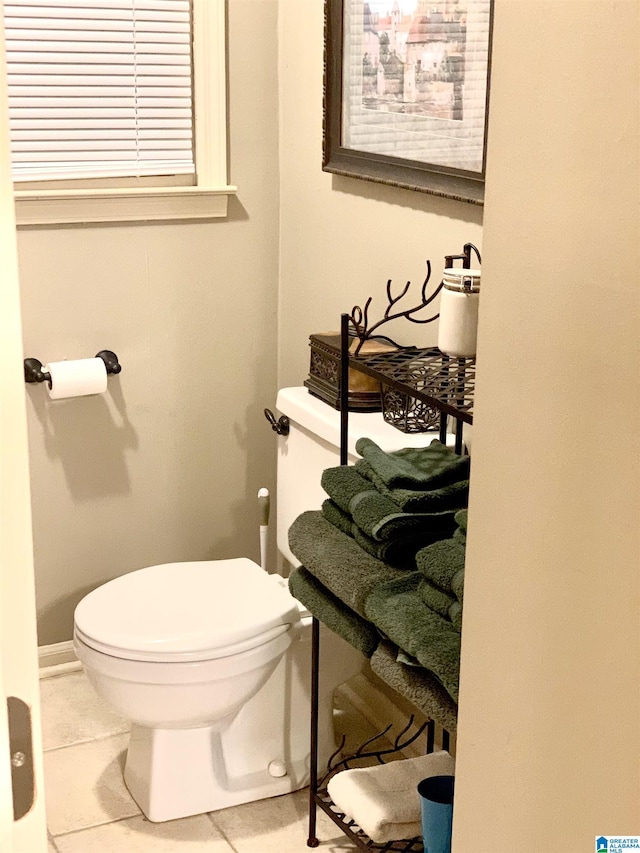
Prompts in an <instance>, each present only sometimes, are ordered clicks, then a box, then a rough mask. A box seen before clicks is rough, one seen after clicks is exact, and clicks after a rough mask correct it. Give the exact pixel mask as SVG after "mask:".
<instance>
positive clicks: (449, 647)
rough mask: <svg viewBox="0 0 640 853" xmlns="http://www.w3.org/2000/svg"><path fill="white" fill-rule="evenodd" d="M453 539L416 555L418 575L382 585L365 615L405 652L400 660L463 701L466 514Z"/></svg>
mask: <svg viewBox="0 0 640 853" xmlns="http://www.w3.org/2000/svg"><path fill="white" fill-rule="evenodd" d="M455 521H456V523H457V528H456V530H455V532H454V534H453V536H451V537H450V538H449V539H443V540H441V541H439V542H434V543H433V544H432V545H428V546H427V547H425V548H422V549H421V550H420V551H418V553H417V554H416V567H417V568H416V571H414V572H409V573H403V575H402V576H401V577H398V578H396V579H393V580H390V581H386V582H384V583H381V584H378V585H377V586H376V588H375V589H374V590H372V591H371V593H370V595H368V596H367V600H366V603H365V616H366V617H367V618H368V619H369V620H370V621H371V622H372V623H373V624H374V625H375V626H376V627H377V628H378V630H379V631H381V632H382V633H383V634H384V635H385V636H386V637H388V638H389V639H390V640H391V642H392V643H394V644H395V645H396V646H398V649H399V650H400V652H399V656H398V660H399V661H400V662H401V663H404V664H408V665H410V666H420V667H424V668H425V669H428V670H429V671H430V672H432V673H433V674H434V675H435V676H436V678H437V679H438V680H439V681H440V683H441V684H442V686H443V687H444V688H445V690H446V691H447V693H448V694H449V695H450V696H451V698H452V699H454V701H455V702H457V701H458V684H459V674H460V630H461V627H462V600H463V588H464V558H465V543H466V525H467V511H466V510H460V511H459V512H457V513H456V514H455Z"/></svg>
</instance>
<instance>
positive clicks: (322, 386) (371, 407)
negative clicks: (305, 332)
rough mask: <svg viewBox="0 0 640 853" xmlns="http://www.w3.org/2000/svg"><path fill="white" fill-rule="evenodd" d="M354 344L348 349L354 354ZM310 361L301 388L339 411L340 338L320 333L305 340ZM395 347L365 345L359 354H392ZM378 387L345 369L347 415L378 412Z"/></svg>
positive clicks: (376, 384) (381, 344)
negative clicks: (348, 412)
mask: <svg viewBox="0 0 640 853" xmlns="http://www.w3.org/2000/svg"><path fill="white" fill-rule="evenodd" d="M357 345H358V340H357V339H356V338H354V339H353V341H352V343H351V346H350V349H351V350H355V348H356V346H357ZM309 347H310V349H311V359H310V366H309V377H308V379H306V380H305V382H304V384H305V386H306V387H307V388H308V389H309V392H310V393H311V394H313V395H314V396H315V397H319V398H320V399H321V400H324V402H325V403H328V404H329V405H330V406H331V407H332V408H334V409H339V408H340V334H339V333H338V332H324V333H319V334H316V335H310V336H309ZM395 350H396V347H394V346H393V345H392V344H389V343H386V342H384V341H375V340H371V341H366V342H365V343H364V345H363V347H362V349H361V350H360V352H361V353H362V354H363V355H364V354H372V353H374V352H375V353H378V352H394V351H395ZM381 409H382V404H381V401H380V383H379V382H378V381H377V380H375V379H372V378H371V377H370V376H367V375H366V374H364V373H361V372H360V371H359V370H355V369H353V368H350V369H349V411H351V412H379V411H381Z"/></svg>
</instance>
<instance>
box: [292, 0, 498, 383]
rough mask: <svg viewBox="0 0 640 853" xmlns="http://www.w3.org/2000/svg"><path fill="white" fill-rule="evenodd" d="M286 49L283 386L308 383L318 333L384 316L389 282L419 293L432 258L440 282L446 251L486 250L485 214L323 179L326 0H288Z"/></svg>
mask: <svg viewBox="0 0 640 853" xmlns="http://www.w3.org/2000/svg"><path fill="white" fill-rule="evenodd" d="M280 44H281V48H280V65H279V85H280V170H281V177H280V201H281V204H280V245H281V255H280V305H279V315H280V327H279V335H278V349H279V363H278V380H279V383H280V384H281V385H299V384H301V382H302V381H303V380H304V379H305V377H306V375H307V373H308V369H309V349H308V341H309V335H310V334H311V333H313V332H322V331H328V330H331V329H337V328H339V325H340V314H341V313H342V312H345V311H350V310H351V308H352V307H353V305H354V304H360V305H362V304H363V303H364V302H365V300H366V298H367V297H368V296H373V297H374V302H373V305H372V308H371V314H372V317H375V318H378V317H380V316H381V315H382V312H383V310H384V308H385V307H386V296H385V288H386V283H387V280H388V279H389V278H391V279H393V281H394V283H395V284H396V285H398V286H399V287H401V286H404V284H405V283H406V281H408V280H409V281H412V282H413V287H414V288H416V289H419V287H420V286H421V285H422V281H423V278H424V275H425V260H426V259H427V258H429V259H430V260H431V261H432V263H433V265H434V279H435V280H437V281H439V278H438V276H440V275H441V271H442V265H443V260H444V255H445V254H452V253H457V252H459V251H461V250H462V247H463V245H464V243H466V242H469V241H471V242H472V243H475V244H476V245H477V246H478V247H479V248H480V249H481V248H482V244H481V241H482V229H481V224H482V208H480V207H477V206H474V205H469V204H463V203H461V202H455V201H449V200H446V199H440V198H436V197H434V196H429V195H425V194H423V193H416V192H411V191H409V190H400V189H396V188H392V187H386V186H384V185H382V184H374V183H369V182H365V181H360V180H355V179H353V178H343V177H337V176H332V175H330V174H328V173H325V172H322V171H321V168H320V166H321V162H322V60H323V2H322V0H280ZM297 45H299V46H300V49H296V46H297ZM432 280H433V279H432ZM396 328H397V327H396ZM436 334H437V333H436V329H435V324H431V325H426V326H417V325H413V324H407V329H406V330H405V331H401V333H400V337H401V340H402V342H403V343H419V344H420V345H424V346H427V345H431V344H434V343H435V341H436Z"/></svg>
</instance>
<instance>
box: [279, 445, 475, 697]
mask: <svg viewBox="0 0 640 853" xmlns="http://www.w3.org/2000/svg"><path fill="white" fill-rule="evenodd" d="M356 449H357V450H358V452H359V453H360V454H361V456H362V459H360V460H358V462H357V463H356V464H355V465H354V466H341V467H339V468H329V469H327V470H326V471H325V472H324V474H323V477H322V485H323V487H324V489H325V491H326V492H327V494H328V496H329V498H328V500H326V501H325V502H324V504H323V507H322V511H308V512H305V513H303V514H302V515H301V516H299V517H298V518H297V519H296V521H295V522H294V523H293V525H292V526H291V528H290V530H289V544H290V546H291V550H292V552H293V553H294V554H295V555H296V557H297V558H298V559H299V560H300V562H301V563H302V564H303V567H304V568H300V569H298V570H296V572H294V574H293V575H292V577H291V578H290V582H289V584H290V588H291V590H292V592H293V594H294V595H295V596H296V597H297V598H299V600H301V601H302V602H303V603H304V604H306V606H307V607H308V608H309V610H311V612H312V613H314V615H315V616H316V617H317V618H319V619H320V620H321V621H325V622H327V624H329V626H330V627H332V628H333V629H334V630H336V632H337V633H339V634H340V635H341V636H343V637H344V638H345V639H346V640H347V641H349V642H351V644H352V645H355V646H356V647H357V648H360V649H361V650H362V651H363V653H364V654H366V655H367V656H371V655H372V654H373V652H374V650H375V648H376V646H377V644H378V642H379V639H380V635H382V636H383V637H386V638H388V639H389V640H390V641H391V642H392V643H393V644H394V645H395V646H397V647H398V649H399V650H400V656H399V658H398V660H399V661H400V662H401V663H403V664H408V665H410V666H411V665H413V666H417V667H422V668H424V669H426V670H428V671H429V672H431V673H432V674H433V675H434V676H435V677H436V679H437V680H438V681H439V682H440V684H441V685H442V686H443V687H444V688H445V690H446V691H447V693H448V694H449V696H450V697H451V698H452V699H453V700H454V701H455V702H457V700H458V677H459V667H460V623H461V616H462V610H461V605H462V584H463V582H464V549H465V537H466V510H465V509H464V508H465V507H466V505H467V499H468V490H469V480H468V477H469V464H470V460H469V457H467V456H458V455H456V454H455V453H453V451H451V450H449V449H448V448H447V447H445V446H444V445H443V444H441V443H440V442H439V441H434V442H432V443H431V445H429V446H428V447H423V448H406V449H403V450H398V451H394V452H392V453H386V452H384V451H383V450H381V449H380V448H379V447H378V446H377V445H376V444H375V443H374V442H373V441H371V440H370V439H367V438H361V439H359V441H358V442H357V444H356ZM314 584H315V586H314ZM336 607H338V608H339V609H340V611H341V612H340V617H339V618H338V614H337V613H335V609H336Z"/></svg>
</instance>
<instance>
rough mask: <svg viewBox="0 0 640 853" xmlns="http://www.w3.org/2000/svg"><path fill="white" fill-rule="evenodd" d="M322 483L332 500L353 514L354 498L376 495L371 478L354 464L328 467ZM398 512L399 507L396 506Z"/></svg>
mask: <svg viewBox="0 0 640 853" xmlns="http://www.w3.org/2000/svg"><path fill="white" fill-rule="evenodd" d="M320 485H321V486H322V488H323V489H324V490H325V492H326V493H327V494H328V495H329V497H330V498H331V500H332V501H333V502H334V503H335V504H336V505H337V506H339V507H340V509H341V510H343V512H348V513H349V514H351V502H352V501H353V499H354V498H356V497H358V496H359V495H363V494H372V495H376V494H377V492H376V488H375V486H374V485H373V483H371V482H370V481H369V480H365V478H364V477H363V476H362V475H360V474H358V472H357V471H356V470H355V468H354V467H353V465H338V466H337V467H335V468H326V469H325V470H324V471H323V472H322V476H321V478H320ZM394 509H395V511H396V512H398V507H397V506H394Z"/></svg>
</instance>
